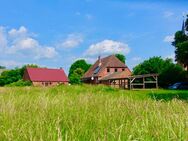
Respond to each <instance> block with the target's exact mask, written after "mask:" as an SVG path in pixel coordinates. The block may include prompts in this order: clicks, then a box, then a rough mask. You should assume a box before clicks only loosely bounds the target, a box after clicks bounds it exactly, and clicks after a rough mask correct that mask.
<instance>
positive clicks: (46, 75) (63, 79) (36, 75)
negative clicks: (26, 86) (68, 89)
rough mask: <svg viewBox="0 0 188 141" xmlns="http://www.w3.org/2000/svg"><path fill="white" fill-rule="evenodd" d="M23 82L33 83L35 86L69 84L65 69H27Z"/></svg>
mask: <svg viewBox="0 0 188 141" xmlns="http://www.w3.org/2000/svg"><path fill="white" fill-rule="evenodd" d="M23 80H27V81H31V82H32V84H33V85H34V86H54V85H59V84H68V82H69V80H68V78H67V76H66V74H65V72H64V70H63V69H61V68H60V69H47V68H26V70H25V72H24V76H23Z"/></svg>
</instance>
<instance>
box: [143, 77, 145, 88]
mask: <svg viewBox="0 0 188 141" xmlns="http://www.w3.org/2000/svg"><path fill="white" fill-rule="evenodd" d="M143 89H145V77H143Z"/></svg>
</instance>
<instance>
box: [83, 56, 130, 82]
mask: <svg viewBox="0 0 188 141" xmlns="http://www.w3.org/2000/svg"><path fill="white" fill-rule="evenodd" d="M131 74H132V73H131V71H130V69H129V68H128V67H127V66H126V65H125V64H124V63H123V62H121V61H120V60H119V59H118V58H117V57H116V56H115V55H110V56H108V57H105V58H102V59H101V58H100V57H99V58H98V60H97V61H96V62H95V64H94V65H93V66H91V68H90V69H89V70H88V71H87V72H86V73H85V74H84V76H83V77H82V81H83V82H84V83H90V84H100V83H102V84H109V83H110V80H111V79H113V78H125V77H128V76H130V75H131Z"/></svg>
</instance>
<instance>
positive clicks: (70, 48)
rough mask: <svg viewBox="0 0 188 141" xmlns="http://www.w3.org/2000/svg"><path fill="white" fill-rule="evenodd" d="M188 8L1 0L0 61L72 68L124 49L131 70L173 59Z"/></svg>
mask: <svg viewBox="0 0 188 141" xmlns="http://www.w3.org/2000/svg"><path fill="white" fill-rule="evenodd" d="M186 12H188V1H186V0H184V1H183V0H179V1H173V0H169V1H167V0H166V1H165V0H163V1H162V0H161V1H160V0H158V1H155V0H154V1H149V0H148V1H146V0H145V1H144V0H143V1H142V2H141V1H136V0H135V1H131V0H130V1H129V0H76V1H75V0H74V1H73V0H53V1H52V0H51V1H50V0H40V1H39V0H27V1H25V0H15V1H12V0H6V1H2V0H1V4H0V51H1V56H0V65H4V66H6V67H7V68H14V67H16V66H21V65H23V64H28V63H35V64H38V65H40V66H46V67H52V68H59V67H63V68H64V69H65V70H66V72H68V69H69V67H70V65H71V64H72V62H74V61H75V60H77V59H80V58H84V59H86V60H87V61H88V62H89V63H93V62H94V61H95V60H96V59H97V57H98V55H101V56H102V57H104V56H107V55H110V54H115V53H123V54H124V55H125V56H126V58H127V60H126V64H127V65H128V66H129V67H130V68H131V69H132V68H133V67H134V66H135V65H137V64H138V63H140V62H142V61H143V60H145V59H147V58H149V57H152V56H162V57H163V58H167V57H171V58H173V56H174V48H173V47H172V46H171V43H170V42H171V41H173V34H174V33H175V32H176V31H177V30H180V29H181V26H182V20H183V17H182V15H183V14H184V13H186Z"/></svg>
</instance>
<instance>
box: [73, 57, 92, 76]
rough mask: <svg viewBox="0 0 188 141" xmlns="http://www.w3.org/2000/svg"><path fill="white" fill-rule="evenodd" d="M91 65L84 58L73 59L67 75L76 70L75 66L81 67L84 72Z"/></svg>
mask: <svg viewBox="0 0 188 141" xmlns="http://www.w3.org/2000/svg"><path fill="white" fill-rule="evenodd" d="M90 67H91V64H88V63H87V62H86V61H85V60H84V59H81V60H77V61H75V62H74V63H73V64H72V65H71V67H70V69H69V76H70V75H71V74H72V73H73V72H74V70H76V69H77V68H81V69H82V70H83V71H84V72H86V71H87V70H88V69H89V68H90Z"/></svg>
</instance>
